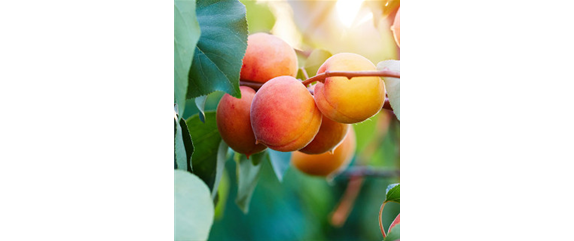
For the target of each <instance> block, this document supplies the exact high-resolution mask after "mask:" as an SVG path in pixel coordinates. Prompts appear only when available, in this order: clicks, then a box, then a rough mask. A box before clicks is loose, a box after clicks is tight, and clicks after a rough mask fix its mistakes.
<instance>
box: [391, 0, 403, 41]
mask: <svg viewBox="0 0 574 241" xmlns="http://www.w3.org/2000/svg"><path fill="white" fill-rule="evenodd" d="M400 14H401V8H399V10H397V14H396V15H395V22H394V23H393V26H391V30H392V31H393V35H394V36H395V42H397V45H398V46H399V48H400V47H401V17H400Z"/></svg>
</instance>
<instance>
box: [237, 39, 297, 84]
mask: <svg viewBox="0 0 574 241" xmlns="http://www.w3.org/2000/svg"><path fill="white" fill-rule="evenodd" d="M283 75H288V76H293V77H295V76H297V54H296V53H295V50H294V49H293V48H292V47H291V46H290V45H289V44H288V43H286V42H285V41H283V40H282V39H280V38H278V37H276V36H273V35H270V34H266V33H255V34H252V35H249V37H247V50H246V51H245V56H244V57H243V65H242V66H241V79H242V80H248V81H254V82H259V83H265V82H267V81H269V80H270V79H272V78H275V77H278V76H283Z"/></svg>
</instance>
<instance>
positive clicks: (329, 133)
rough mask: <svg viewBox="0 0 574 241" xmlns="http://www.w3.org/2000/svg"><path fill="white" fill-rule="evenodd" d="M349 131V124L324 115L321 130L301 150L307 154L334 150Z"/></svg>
mask: <svg viewBox="0 0 574 241" xmlns="http://www.w3.org/2000/svg"><path fill="white" fill-rule="evenodd" d="M347 131H349V124H343V123H339V122H336V121H332V120H331V119H329V118H327V117H325V116H323V120H322V121H321V128H319V132H318V133H317V135H316V136H315V138H314V139H313V141H311V143H309V144H308V145H307V146H305V147H304V148H303V149H301V150H299V151H300V152H303V153H307V154H321V153H323V152H327V151H332V150H334V149H335V148H336V147H337V146H338V145H339V144H341V142H342V141H343V138H345V135H347Z"/></svg>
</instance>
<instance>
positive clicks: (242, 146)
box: [216, 86, 266, 158]
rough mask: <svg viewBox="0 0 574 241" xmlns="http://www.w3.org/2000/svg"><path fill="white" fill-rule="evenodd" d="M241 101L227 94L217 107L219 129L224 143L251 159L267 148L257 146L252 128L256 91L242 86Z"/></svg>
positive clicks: (260, 145)
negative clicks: (253, 103)
mask: <svg viewBox="0 0 574 241" xmlns="http://www.w3.org/2000/svg"><path fill="white" fill-rule="evenodd" d="M239 89H240V90H241V99H237V98H235V97H233V96H231V95H229V94H225V95H224V96H223V98H221V101H219V105H218V106H217V113H216V121H217V129H218V130H219V133H220V134H221V138H223V141H225V143H227V145H229V147H231V149H233V150H234V151H236V152H239V153H243V154H245V155H246V156H247V158H249V156H250V155H251V154H254V153H257V152H260V151H263V150H264V149H265V148H266V147H265V145H262V144H257V145H256V144H255V135H253V129H252V128H251V120H250V110H251V102H252V100H253V97H254V96H255V90H253V89H251V88H249V87H247V86H240V87H239Z"/></svg>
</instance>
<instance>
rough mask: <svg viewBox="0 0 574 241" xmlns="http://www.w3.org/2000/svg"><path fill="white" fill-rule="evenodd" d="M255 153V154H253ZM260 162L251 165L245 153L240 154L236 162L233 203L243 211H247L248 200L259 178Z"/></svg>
mask: <svg viewBox="0 0 574 241" xmlns="http://www.w3.org/2000/svg"><path fill="white" fill-rule="evenodd" d="M255 155H256V154H255ZM261 166H262V165H261V163H259V164H258V165H253V163H252V162H251V161H250V160H248V159H247V157H246V156H245V155H241V157H240V158H239V162H238V163H237V179H238V180H237V198H236V199H235V203H237V206H239V208H240V209H241V210H242V211H243V212H244V213H247V212H249V202H250V201H251V196H252V195H253V191H254V190H255V186H257V179H259V173H260V172H259V171H260V170H261Z"/></svg>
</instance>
